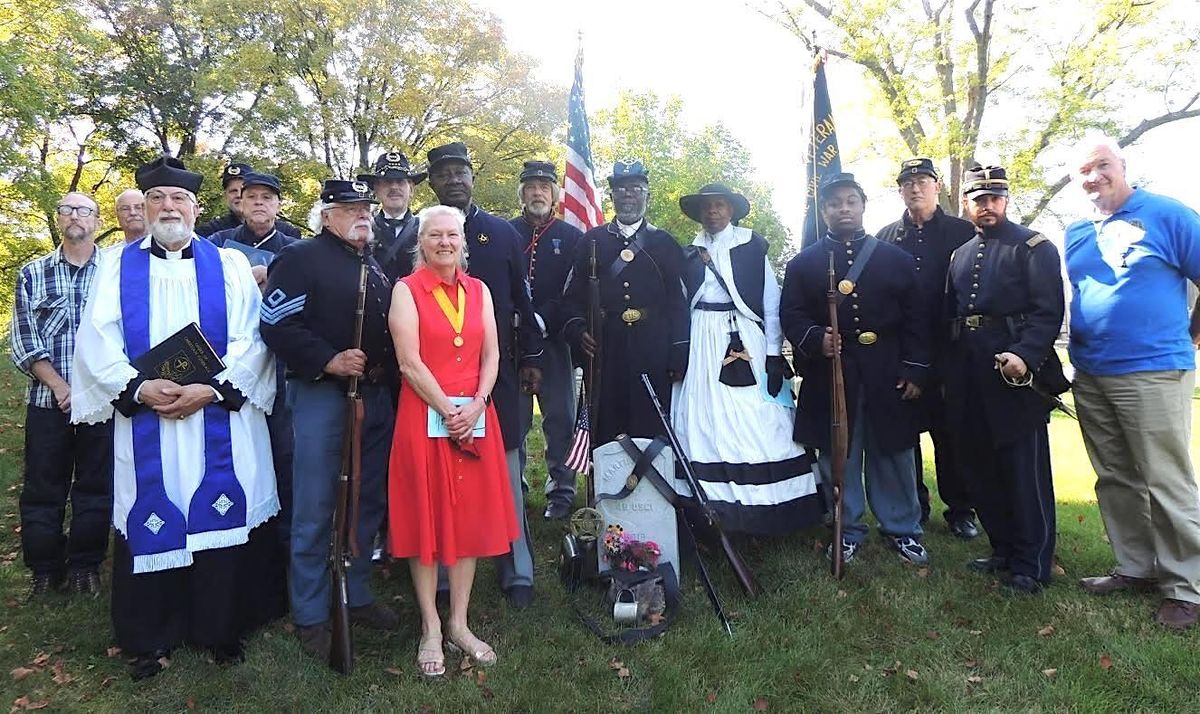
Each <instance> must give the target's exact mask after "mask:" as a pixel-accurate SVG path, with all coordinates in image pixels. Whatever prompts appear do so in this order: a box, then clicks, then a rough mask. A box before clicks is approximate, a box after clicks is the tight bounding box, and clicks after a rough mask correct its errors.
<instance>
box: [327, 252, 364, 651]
mask: <svg viewBox="0 0 1200 714" xmlns="http://www.w3.org/2000/svg"><path fill="white" fill-rule="evenodd" d="M370 248H371V244H370V241H368V242H367V244H366V246H364V247H363V255H362V264H361V265H360V266H359V270H358V301H357V304H356V305H355V308H354V345H353V346H354V349H356V350H357V349H362V331H363V314H364V313H365V312H366V305H367V262H368V261H369V260H370ZM358 380H359V378H358V377H350V379H349V381H348V386H347V387H346V427H345V430H344V431H343V433H342V465H341V468H340V469H339V472H338V483H337V497H336V501H335V502H334V510H333V544H332V547H331V548H330V554H329V561H330V562H329V574H330V578H331V580H332V584H333V598H332V603H331V605H330V607H331V612H330V617H329V620H330V623H331V624H332V628H333V633H332V640H331V643H330V648H329V666H330V667H332V668H333V669H334V671H336V672H339V673H341V674H349V673H350V671H351V670H352V669H354V640H353V639H352V638H351V635H350V593H349V584H348V582H347V576H346V571H347V570H348V569H349V568H350V562H351V561H352V560H353V559H354V558H357V557H358V556H359V547H358V538H357V537H356V533H357V531H358V497H359V491H360V489H361V485H362V425H363V416H364V411H363V400H362V393H361V392H359V390H358Z"/></svg>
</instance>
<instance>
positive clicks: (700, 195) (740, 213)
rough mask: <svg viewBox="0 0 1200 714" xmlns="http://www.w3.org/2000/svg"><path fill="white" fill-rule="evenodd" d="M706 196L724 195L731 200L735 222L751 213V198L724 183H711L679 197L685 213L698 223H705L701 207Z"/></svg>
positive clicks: (681, 207) (680, 205)
mask: <svg viewBox="0 0 1200 714" xmlns="http://www.w3.org/2000/svg"><path fill="white" fill-rule="evenodd" d="M705 196H724V197H725V199H726V200H727V201H729V205H730V206H732V207H733V223H737V222H738V221H740V220H742V219H743V218H745V217H746V216H747V215H748V214H749V213H750V200H749V199H747V198H746V197H745V196H743V195H742V194H740V193H737V192H736V191H734V190H733V189H731V188H729V187H728V186H726V185H725V184H723V183H709V184H705V185H703V186H701V187H700V190H699V191H697V192H695V193H690V194H688V195H686V196H681V197H680V198H679V208H680V209H681V210H682V211H683V215H685V216H687V217H688V218H690V219H692V220H693V221H695V222H697V223H703V222H704V221H702V220H701V218H702V216H701V215H700V207H701V206H702V205H703V202H704V197H705Z"/></svg>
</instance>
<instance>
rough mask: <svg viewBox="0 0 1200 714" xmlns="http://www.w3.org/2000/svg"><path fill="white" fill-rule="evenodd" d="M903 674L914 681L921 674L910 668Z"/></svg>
mask: <svg viewBox="0 0 1200 714" xmlns="http://www.w3.org/2000/svg"><path fill="white" fill-rule="evenodd" d="M904 676H905V677H908V678H909V679H910V680H912V681H914V682H915V681H917V679H918V678H920V676H921V675H919V674H917V670H915V669H910V670H907V671H906V672H905V673H904Z"/></svg>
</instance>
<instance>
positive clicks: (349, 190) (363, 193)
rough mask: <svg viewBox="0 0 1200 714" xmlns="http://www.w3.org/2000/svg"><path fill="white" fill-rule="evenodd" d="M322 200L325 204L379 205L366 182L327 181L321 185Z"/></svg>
mask: <svg viewBox="0 0 1200 714" xmlns="http://www.w3.org/2000/svg"><path fill="white" fill-rule="evenodd" d="M321 200H322V201H324V202H325V203H379V201H376V200H375V194H374V193H372V191H371V186H370V185H369V184H367V182H366V181H343V180H342V179H326V181H325V183H324V184H322V185H321Z"/></svg>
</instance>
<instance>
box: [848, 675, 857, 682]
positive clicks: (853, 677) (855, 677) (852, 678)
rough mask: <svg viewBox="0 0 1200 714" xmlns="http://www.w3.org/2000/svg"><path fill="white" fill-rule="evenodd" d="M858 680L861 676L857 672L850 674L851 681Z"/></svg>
mask: <svg viewBox="0 0 1200 714" xmlns="http://www.w3.org/2000/svg"><path fill="white" fill-rule="evenodd" d="M858 680H859V676H858V675H857V674H852V675H850V681H851V682H857V681H858Z"/></svg>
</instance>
